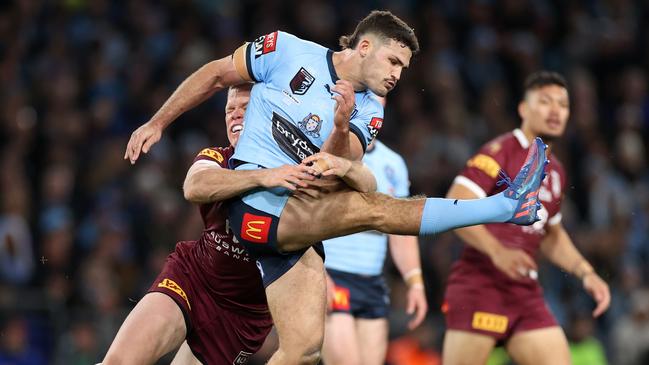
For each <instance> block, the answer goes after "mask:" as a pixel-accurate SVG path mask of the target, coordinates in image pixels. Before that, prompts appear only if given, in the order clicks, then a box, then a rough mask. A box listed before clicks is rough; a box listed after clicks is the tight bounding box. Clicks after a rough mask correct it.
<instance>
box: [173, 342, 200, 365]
mask: <svg viewBox="0 0 649 365" xmlns="http://www.w3.org/2000/svg"><path fill="white" fill-rule="evenodd" d="M171 365H202V363H201V362H200V361H198V359H197V358H196V357H195V356H194V354H193V353H192V350H191V349H190V348H189V345H188V344H187V341H183V344H182V345H180V348H179V349H178V352H176V356H174V358H173V360H172V361H171Z"/></svg>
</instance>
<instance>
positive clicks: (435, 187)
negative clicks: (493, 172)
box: [0, 0, 649, 365]
mask: <svg viewBox="0 0 649 365" xmlns="http://www.w3.org/2000/svg"><path fill="white" fill-rule="evenodd" d="M374 8H386V9H389V10H392V11H393V12H395V13H396V14H397V15H399V16H400V17H402V18H404V19H405V20H406V21H407V22H408V23H409V24H410V25H411V26H413V27H414V28H415V31H416V33H417V35H418V37H419V39H420V43H421V46H422V47H421V48H422V53H421V54H420V55H419V56H418V57H417V58H416V59H415V60H414V62H412V65H411V68H410V69H409V70H407V71H405V73H404V74H403V78H402V80H401V82H400V83H399V85H398V87H397V89H396V90H395V91H393V92H392V93H391V94H390V95H389V97H388V105H387V110H386V118H385V120H386V123H385V125H384V128H383V130H382V131H381V134H380V136H379V137H380V139H381V140H383V141H384V142H385V143H386V144H388V145H389V146H391V147H392V148H394V149H395V150H397V151H399V152H400V153H402V154H403V156H404V158H405V160H406V161H407V163H408V166H409V169H410V174H411V180H412V189H411V190H412V192H413V193H415V194H417V193H422V194H427V195H432V196H442V195H444V194H445V192H446V189H447V188H448V186H449V185H450V182H451V181H452V179H453V178H454V176H455V175H456V174H457V173H458V172H459V170H460V169H461V167H462V166H463V164H464V162H465V161H466V160H467V158H468V157H470V155H471V154H472V153H473V152H475V151H476V149H477V148H478V147H479V146H480V145H481V144H482V143H484V142H486V141H487V140H488V139H490V138H492V137H494V136H496V135H498V134H500V133H503V132H506V131H509V130H511V129H513V128H515V127H516V126H517V125H518V123H519V119H518V117H517V114H516V105H517V101H518V97H519V96H520V95H521V84H522V80H523V78H524V77H525V75H527V74H528V73H529V72H532V71H535V70H538V69H541V68H547V69H552V70H556V71H560V72H562V73H564V74H565V75H566V77H567V78H568V80H569V82H570V86H571V97H572V100H571V103H572V104H571V107H572V116H571V119H570V122H569V126H568V130H567V133H566V136H565V137H564V138H563V139H562V140H561V141H560V142H559V143H558V144H557V145H556V153H557V154H558V155H559V156H560V158H561V159H562V161H563V162H564V164H565V166H566V170H567V172H568V175H569V184H568V186H569V189H568V191H567V196H566V200H565V203H564V209H563V216H564V223H565V225H566V227H567V229H568V231H569V232H570V233H571V234H572V235H573V237H574V238H575V241H576V244H577V245H578V247H579V248H580V250H581V251H582V252H584V253H585V255H586V256H587V258H588V259H589V260H590V261H591V262H592V263H593V264H594V266H595V267H596V269H597V270H598V272H600V273H601V274H602V277H603V278H604V279H605V280H607V281H608V282H609V283H610V285H611V289H612V294H613V302H612V307H611V309H610V310H609V311H608V313H606V314H605V315H604V316H603V318H601V319H599V320H597V321H594V320H592V319H591V318H590V311H591V309H592V304H591V301H590V299H589V298H588V297H587V295H586V294H585V293H584V292H583V291H582V290H581V285H580V283H579V282H578V281H576V280H575V279H573V278H572V277H570V276H568V275H567V274H565V273H562V272H561V271H559V270H557V269H553V268H551V267H549V266H548V265H544V266H543V267H542V270H541V273H540V280H541V281H542V283H543V285H544V288H545V290H546V297H547V299H548V301H549V302H550V305H551V307H552V309H553V311H554V313H555V314H556V316H557V317H558V319H559V320H560V322H561V324H562V325H563V326H564V328H565V329H566V331H567V334H568V336H569V339H570V342H571V347H572V349H573V353H574V354H575V364H579V363H580V362H579V361H584V359H587V358H588V357H589V356H595V355H596V353H597V352H598V351H605V353H606V357H607V359H608V363H610V364H618V365H627V364H649V233H648V232H649V169H648V168H647V158H648V157H649V155H648V151H647V147H648V146H647V142H648V137H649V94H648V90H647V88H648V82H649V76H648V70H649V22H647V21H646V19H649V1H646V0H645V1H631V0H583V1H577V0H464V1H458V0H437V1H428V2H417V1H414V0H392V1H389V0H384V1H371V0H365V1H361V2H349V1H342V0H334V1H324V0H293V1H279V0H265V1H259V2H257V1H249V0H219V1H210V0H194V1H191V0H184V1H181V0H177V1H172V0H167V1H109V0H93V1H84V0H65V1H36V0H20V1H3V2H2V5H0V85H2V86H1V88H0V93H1V94H0V95H1V97H0V149H1V153H0V313H1V315H0V363H2V364H46V363H49V364H71V365H76V364H92V363H95V362H98V361H100V360H101V357H102V356H103V354H104V352H105V351H106V350H107V348H108V345H109V344H110V341H111V340H112V338H113V336H114V334H115V333H116V331H117V329H118V328H119V325H120V324H121V322H122V320H123V318H124V316H125V315H126V314H127V313H128V311H129V310H130V309H131V308H132V307H133V305H134V303H135V301H136V300H138V299H139V298H140V297H141V295H142V294H143V292H144V291H145V290H146V288H147V287H148V286H149V285H150V283H151V282H152V280H153V279H154V277H155V274H156V273H157V272H158V270H159V268H160V267H161V265H162V263H163V261H164V259H165V257H166V255H167V254H168V253H169V252H170V251H171V250H172V249H173V245H174V244H175V242H176V241H178V240H183V239H194V238H197V237H198V232H200V230H201V221H200V217H199V215H198V213H197V210H196V209H195V208H194V207H192V206H191V205H190V204H189V203H187V202H186V201H184V200H183V196H182V190H181V186H182V181H183V178H184V175H185V172H186V169H187V168H188V166H189V164H190V162H191V160H192V158H193V157H194V155H195V153H197V152H198V151H199V150H200V149H201V148H203V147H205V146H208V145H217V146H219V145H224V144H226V143H227V142H226V141H227V140H226V136H225V133H224V122H223V118H224V116H223V106H224V99H225V95H224V94H221V95H216V96H215V97H214V98H212V99H211V100H210V101H209V102H207V103H206V104H204V105H202V106H200V107H199V108H197V109H195V110H193V111H191V112H189V113H187V114H186V115H184V116H182V117H181V118H180V120H179V121H178V122H177V123H176V124H175V125H173V126H172V127H171V129H170V130H168V134H167V135H166V136H165V138H163V140H162V142H161V143H159V144H158V145H156V146H155V148H154V149H153V150H152V151H151V152H150V153H149V154H148V155H147V156H145V157H144V158H143V159H141V160H140V161H139V162H138V163H137V164H136V165H135V166H131V165H130V164H128V163H127V162H125V161H124V160H123V159H122V157H123V155H124V148H125V145H126V141H127V138H128V136H129V135H130V133H131V132H132V131H133V130H134V129H135V128H136V127H137V126H138V125H140V124H141V123H142V122H144V121H146V120H147V119H148V118H149V117H150V116H151V115H152V114H153V112H154V111H155V110H157V108H158V107H159V106H160V105H161V104H162V102H163V101H164V100H165V98H166V97H167V96H168V95H169V94H170V93H171V92H172V91H173V90H174V88H175V87H176V86H177V85H178V83H179V82H180V81H181V80H182V79H184V78H185V77H186V76H187V75H188V74H189V73H191V72H192V71H193V70H195V69H196V68H198V67H199V66H200V65H202V64H203V63H205V62H207V61H209V60H211V59H215V58H219V57H222V56H225V55H226V54H228V53H229V52H232V51H233V50H234V49H235V48H236V47H237V46H238V45H240V44H241V43H242V42H243V41H246V40H253V39H254V38H256V37H257V36H258V35H261V34H265V33H268V32H271V31H273V30H276V29H282V30H286V31H289V32H292V33H294V34H296V35H298V36H300V37H302V38H306V39H310V40H313V41H316V42H319V43H322V44H324V45H326V46H328V47H330V48H332V49H335V50H337V49H338V43H337V39H338V36H340V35H342V34H346V33H349V32H351V31H352V30H353V29H352V27H353V26H354V25H355V23H356V22H357V21H358V20H359V19H361V18H362V17H363V16H365V15H366V14H367V13H368V11H369V10H371V9H374ZM643 19H644V20H643ZM421 247H422V260H423V265H424V272H425V278H426V284H427V293H428V295H429V300H430V304H431V310H430V313H429V319H428V321H427V322H426V323H425V324H424V325H423V326H422V327H420V329H418V330H416V331H415V332H412V333H407V331H406V330H405V317H404V316H405V315H404V314H403V311H402V310H401V311H400V310H398V309H395V310H394V311H393V312H394V313H393V315H392V318H391V326H392V331H391V338H393V339H394V340H393V343H392V348H391V353H390V356H389V363H390V364H393V365H403V364H418V363H427V364H429V363H431V362H429V361H431V360H430V359H435V358H436V356H437V355H436V354H438V352H439V351H440V344H441V338H442V336H443V322H444V321H443V317H442V315H441V313H440V310H439V308H440V306H441V300H442V299H441V298H442V295H443V288H444V280H445V278H446V275H447V273H448V272H449V267H450V265H451V263H452V260H453V258H454V257H456V256H457V253H458V252H459V250H460V249H461V244H460V243H459V242H458V239H457V238H456V237H455V236H453V235H452V234H443V235H440V236H437V237H434V238H430V239H422V240H421ZM387 270H388V271H389V272H390V273H391V275H390V281H391V282H392V296H393V308H400V307H401V306H403V300H402V297H403V295H402V294H403V292H404V287H403V284H402V283H401V280H400V278H399V277H398V276H397V275H396V271H395V270H394V269H393V268H391V267H390V266H388V268H387ZM497 357H498V356H495V357H494V359H493V364H496V363H500V364H505V363H507V361H506V360H499V359H498V358H497ZM11 359H14V360H11ZM16 359H20V360H16ZM408 359H410V360H408ZM416 359H419V360H416ZM423 359H428V360H423ZM418 361H419V362H418ZM423 361H426V362H423ZM588 364H589V365H593V364H594V363H592V362H588Z"/></svg>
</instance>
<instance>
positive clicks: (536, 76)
mask: <svg viewBox="0 0 649 365" xmlns="http://www.w3.org/2000/svg"><path fill="white" fill-rule="evenodd" d="M523 85H524V88H525V92H526V93H527V92H528V91H530V90H535V89H538V88H541V87H544V86H548V85H557V86H561V87H562V88H564V89H566V90H567V89H568V83H567V82H566V79H565V77H563V76H562V75H561V74H560V73H558V72H554V71H546V70H541V71H536V72H534V73H532V74H530V75H529V76H527V78H526V79H525V84H523Z"/></svg>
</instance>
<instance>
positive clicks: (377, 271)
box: [323, 140, 428, 365]
mask: <svg viewBox="0 0 649 365" xmlns="http://www.w3.org/2000/svg"><path fill="white" fill-rule="evenodd" d="M363 162H364V163H365V164H366V165H367V166H368V167H369V169H370V170H371V171H372V172H374V176H375V177H376V182H377V191H378V192H381V193H384V194H389V195H391V196H395V197H401V198H404V197H408V196H410V180H409V179H408V168H407V166H406V163H405V161H403V158H402V157H401V156H399V154H397V153H396V152H394V151H392V150H391V149H390V148H388V147H387V146H386V145H384V144H383V143H381V142H380V141H379V140H374V142H373V143H372V144H370V145H369V146H368V148H367V152H366V153H365V156H364V157H363ZM388 244H389V246H390V253H391V255H392V260H393V261H394V263H395V265H396V267H397V268H398V269H399V271H400V272H401V275H402V277H403V279H404V281H405V282H406V284H407V285H408V294H407V295H408V298H407V307H406V311H407V313H408V314H412V315H414V318H413V319H412V320H411V321H410V323H409V327H410V329H414V328H415V327H417V326H419V324H421V322H422V320H423V319H424V318H425V316H426V311H427V309H428V304H427V302H426V293H425V291H424V281H423V277H422V272H421V264H420V261H419V245H418V240H417V237H416V236H400V235H385V234H382V233H380V232H376V231H370V232H362V233H356V234H353V235H350V236H344V237H339V238H334V239H331V240H327V241H325V242H324V247H325V253H326V257H327V260H326V261H325V268H326V269H327V274H328V282H327V296H328V304H329V308H330V311H331V313H330V314H329V316H328V317H327V322H326V323H325V341H324V346H323V360H324V362H325V363H327V364H337V365H345V364H349V365H352V364H354V365H360V364H365V365H380V364H383V363H385V355H386V351H387V346H388V319H387V317H388V312H389V310H390V302H389V292H388V288H387V286H386V283H385V280H384V278H383V275H382V273H383V263H384V261H385V256H386V252H387V248H388V247H387V246H388Z"/></svg>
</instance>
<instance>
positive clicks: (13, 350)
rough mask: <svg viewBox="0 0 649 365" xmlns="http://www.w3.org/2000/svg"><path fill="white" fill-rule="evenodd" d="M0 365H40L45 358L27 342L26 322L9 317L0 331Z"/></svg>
mask: <svg viewBox="0 0 649 365" xmlns="http://www.w3.org/2000/svg"><path fill="white" fill-rule="evenodd" d="M0 333H2V336H0V344H1V347H0V364H11V365H42V364H45V357H44V356H43V354H42V353H41V352H40V350H39V349H38V348H36V347H34V346H32V345H31V344H30V342H29V329H28V325H27V322H26V321H25V320H24V319H22V318H20V317H11V318H9V320H8V321H7V322H6V323H5V324H4V325H3V326H2V330H0Z"/></svg>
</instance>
